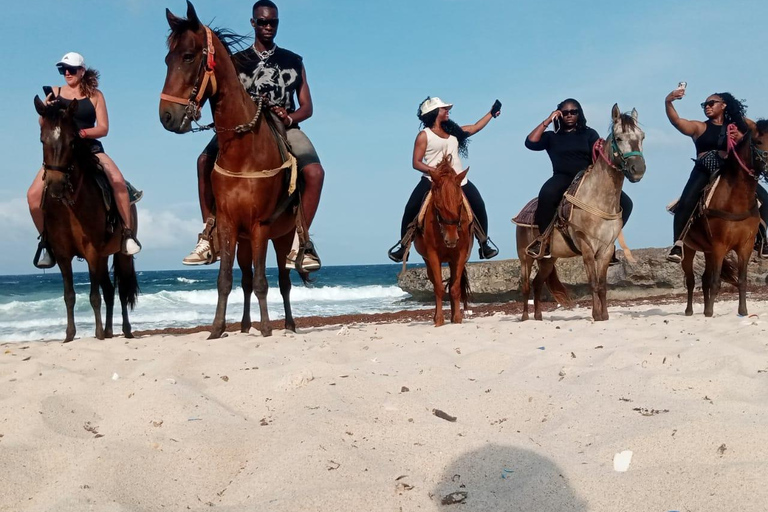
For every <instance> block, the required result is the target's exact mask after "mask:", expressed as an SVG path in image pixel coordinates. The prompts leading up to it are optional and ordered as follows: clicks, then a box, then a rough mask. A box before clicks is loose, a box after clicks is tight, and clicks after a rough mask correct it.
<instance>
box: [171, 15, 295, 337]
mask: <svg viewBox="0 0 768 512" xmlns="http://www.w3.org/2000/svg"><path fill="white" fill-rule="evenodd" d="M166 18H167V19H168V24H169V25H170V27H171V34H170V36H169V37H168V50H169V51H168V55H167V56H166V57H165V62H166V64H167V66H168V72H167V75H166V78H165V85H164V87H163V94H162V95H161V101H160V121H161V123H162V124H163V126H164V127H165V129H166V130H169V131H172V132H175V133H186V132H188V131H190V129H191V122H192V121H197V119H198V118H199V116H200V108H201V107H202V105H203V103H204V102H205V101H206V100H208V101H209V102H210V104H211V111H212V113H213V120H214V125H215V130H216V133H217V134H218V139H219V147H220V151H219V156H218V159H217V162H216V166H215V168H214V172H213V175H212V177H211V183H212V190H213V195H214V198H215V201H216V208H217V216H216V223H217V231H218V242H219V250H220V255H221V267H220V268H219V278H218V294H219V298H218V305H217V306H216V316H215V318H214V321H213V326H212V327H211V335H210V337H209V339H212V338H219V337H221V335H222V334H223V333H224V329H225V327H226V322H225V321H226V311H227V298H228V296H229V292H230V291H231V290H232V267H233V265H234V258H235V249H236V247H237V260H238V263H239V265H240V268H241V269H242V271H243V279H242V287H243V294H244V296H245V304H244V308H243V319H242V322H241V331H242V332H248V330H249V329H250V327H251V318H250V296H251V292H253V291H255V293H256V297H257V298H258V300H259V308H260V311H261V322H260V325H259V330H260V331H261V333H262V334H263V335H264V336H269V335H271V334H272V330H271V328H270V326H269V312H268V311H267V289H268V283H267V275H266V258H267V244H268V242H269V240H272V241H273V245H274V248H275V252H276V253H277V265H278V269H279V283H280V293H281V294H282V296H283V304H284V306H285V328H286V329H288V330H291V331H295V330H296V324H295V322H294V320H293V315H292V314H291V303H290V290H291V280H290V276H289V272H290V270H289V269H286V267H285V262H286V257H287V255H288V252H289V251H290V249H291V244H292V242H293V237H294V234H295V231H296V229H297V219H296V212H297V211H300V210H301V208H298V206H297V204H296V200H297V197H296V196H298V194H293V195H292V196H291V197H290V198H289V193H288V191H289V184H288V183H287V181H286V179H285V177H286V174H285V169H290V167H291V163H292V162H293V165H295V160H293V157H292V156H290V155H288V154H287V153H286V155H285V156H283V151H282V150H281V145H280V144H281V142H280V139H281V137H282V136H283V135H284V131H282V130H283V128H282V125H281V124H279V123H275V121H274V120H273V119H272V116H271V114H269V109H268V108H267V107H266V106H265V105H263V104H262V103H261V102H260V103H259V105H258V107H257V105H256V104H255V103H254V102H253V100H252V99H251V97H250V96H249V95H248V93H247V92H246V91H245V89H244V88H243V86H242V84H241V83H240V80H239V79H238V77H237V72H236V70H235V67H234V65H233V64H232V61H231V60H230V57H229V54H230V50H229V47H228V45H227V44H225V42H226V38H225V36H224V35H223V32H221V31H219V32H214V31H212V30H211V29H209V28H208V27H207V26H205V25H203V24H202V23H201V22H200V20H199V18H198V17H197V13H196V12H195V9H194V7H193V6H192V4H191V3H189V2H187V19H183V18H178V17H176V16H174V15H173V14H172V13H171V12H170V11H169V10H167V9H166ZM220 36H221V37H220ZM291 188H292V187H291ZM291 201H292V202H291ZM300 234H302V233H300ZM238 242H239V243H238ZM299 256H301V254H300V255H299ZM301 260H302V258H301V257H299V258H297V261H301ZM253 267H255V270H254V269H253ZM297 269H298V267H297ZM299 275H300V276H301V277H302V279H303V280H304V281H305V282H306V280H307V275H308V274H307V273H306V272H299Z"/></svg>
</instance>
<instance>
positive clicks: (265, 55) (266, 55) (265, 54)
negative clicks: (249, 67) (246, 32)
mask: <svg viewBox="0 0 768 512" xmlns="http://www.w3.org/2000/svg"><path fill="white" fill-rule="evenodd" d="M275 50H277V45H273V46H272V48H271V49H270V50H264V51H263V52H260V51H259V50H257V49H256V43H253V51H255V52H256V55H258V56H259V59H261V60H262V61H264V60H267V59H268V58H270V57H271V56H272V55H274V54H275Z"/></svg>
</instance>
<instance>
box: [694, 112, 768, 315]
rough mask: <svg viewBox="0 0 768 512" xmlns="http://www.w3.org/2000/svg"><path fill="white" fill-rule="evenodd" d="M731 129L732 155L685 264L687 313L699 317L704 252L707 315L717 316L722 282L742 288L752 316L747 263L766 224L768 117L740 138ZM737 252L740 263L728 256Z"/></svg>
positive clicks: (742, 304)
mask: <svg viewBox="0 0 768 512" xmlns="http://www.w3.org/2000/svg"><path fill="white" fill-rule="evenodd" d="M734 129H735V126H733V125H731V126H729V127H728V132H729V137H728V155H727V157H726V159H725V162H724V163H723V166H722V168H721V170H720V183H719V184H718V185H717V187H716V188H715V189H714V191H713V192H712V197H711V198H710V201H709V205H708V206H707V207H706V208H705V209H704V210H703V211H702V214H701V215H700V216H699V217H698V218H697V219H696V220H694V221H693V223H692V224H691V227H690V229H689V230H688V232H687V233H686V235H685V238H684V240H683V242H684V243H685V250H684V251H683V261H682V263H681V264H682V267H683V272H684V273H685V287H686V288H687V290H688V304H687V306H686V308H685V314H686V316H691V315H693V288H694V285H695V279H694V275H693V258H694V256H695V255H696V252H697V251H700V252H703V253H704V259H705V265H704V274H703V275H702V278H701V288H702V291H703V293H704V316H707V317H711V316H712V315H713V314H714V306H715V299H716V298H717V294H718V292H719V291H720V283H721V280H725V281H726V282H728V283H730V284H733V285H734V286H736V287H738V289H739V314H740V315H747V267H748V266H749V258H750V256H751V255H752V250H753V247H754V243H755V236H756V234H757V230H758V227H759V225H760V215H759V213H758V205H757V197H756V195H755V194H756V190H757V181H758V179H760V177H761V176H763V175H764V173H765V172H766V161H767V160H768V158H766V154H767V153H766V150H768V121H759V122H758V124H757V126H755V127H754V128H751V129H750V131H749V132H748V133H746V134H745V135H744V137H742V138H741V140H740V141H739V142H735V140H734V139H733V138H731V134H732V133H733V130H734ZM730 251H734V252H735V253H736V267H735V268H734V265H733V263H732V262H731V261H729V260H727V259H726V255H727V254H728V253H729V252H730Z"/></svg>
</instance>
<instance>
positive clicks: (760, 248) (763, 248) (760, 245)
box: [755, 222, 768, 259]
mask: <svg viewBox="0 0 768 512" xmlns="http://www.w3.org/2000/svg"><path fill="white" fill-rule="evenodd" d="M755 250H756V251H757V255H758V256H759V257H761V258H763V259H768V240H766V229H765V226H764V225H763V223H762V222H761V223H760V226H759V227H758V229H757V236H756V237H755Z"/></svg>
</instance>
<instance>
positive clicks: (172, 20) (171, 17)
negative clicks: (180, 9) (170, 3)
mask: <svg viewBox="0 0 768 512" xmlns="http://www.w3.org/2000/svg"><path fill="white" fill-rule="evenodd" d="M165 19H167V20H168V26H169V27H171V30H176V29H177V28H178V27H179V25H181V24H182V23H183V21H184V20H182V19H181V18H179V17H177V16H176V15H175V14H173V13H172V12H171V10H170V9H168V8H167V7H166V8H165Z"/></svg>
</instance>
